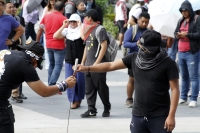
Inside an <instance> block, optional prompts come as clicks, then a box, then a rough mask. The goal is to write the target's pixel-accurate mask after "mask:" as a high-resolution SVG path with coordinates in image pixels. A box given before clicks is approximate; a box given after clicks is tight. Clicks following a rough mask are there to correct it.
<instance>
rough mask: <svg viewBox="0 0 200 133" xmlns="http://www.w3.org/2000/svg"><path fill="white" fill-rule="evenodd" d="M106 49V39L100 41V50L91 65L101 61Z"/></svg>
mask: <svg viewBox="0 0 200 133" xmlns="http://www.w3.org/2000/svg"><path fill="white" fill-rule="evenodd" d="M106 49H107V41H106V40H104V41H103V42H101V50H100V52H99V55H98V57H97V59H96V61H95V63H94V64H93V65H96V64H99V63H100V62H101V60H102V59H103V57H104V55H105V53H106Z"/></svg>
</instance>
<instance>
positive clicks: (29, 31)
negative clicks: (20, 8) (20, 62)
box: [25, 22, 36, 40]
mask: <svg viewBox="0 0 200 133" xmlns="http://www.w3.org/2000/svg"><path fill="white" fill-rule="evenodd" d="M34 26H35V24H33V23H31V22H29V23H27V24H26V27H25V28H26V29H25V35H26V40H27V39H28V38H29V37H31V38H32V40H36V33H35V28H34Z"/></svg>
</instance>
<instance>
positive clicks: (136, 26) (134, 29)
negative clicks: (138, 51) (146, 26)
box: [132, 24, 138, 41]
mask: <svg viewBox="0 0 200 133" xmlns="http://www.w3.org/2000/svg"><path fill="white" fill-rule="evenodd" d="M132 28H133V29H132V41H133V40H134V38H135V35H136V34H137V30H138V25H137V24H136V25H133V26H132Z"/></svg>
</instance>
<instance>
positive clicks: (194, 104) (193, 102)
mask: <svg viewBox="0 0 200 133" xmlns="http://www.w3.org/2000/svg"><path fill="white" fill-rule="evenodd" d="M188 106H189V107H190V108H195V107H196V106H197V101H190V104H189V105H188Z"/></svg>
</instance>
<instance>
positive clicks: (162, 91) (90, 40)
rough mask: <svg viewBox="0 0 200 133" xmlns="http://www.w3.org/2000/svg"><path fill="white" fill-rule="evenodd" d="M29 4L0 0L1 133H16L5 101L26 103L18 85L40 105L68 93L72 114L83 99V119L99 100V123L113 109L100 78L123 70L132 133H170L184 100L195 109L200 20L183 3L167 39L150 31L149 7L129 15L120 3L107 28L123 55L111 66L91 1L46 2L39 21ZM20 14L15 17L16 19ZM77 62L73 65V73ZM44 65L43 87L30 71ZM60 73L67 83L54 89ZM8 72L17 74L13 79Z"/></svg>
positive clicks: (140, 4)
mask: <svg viewBox="0 0 200 133" xmlns="http://www.w3.org/2000/svg"><path fill="white" fill-rule="evenodd" d="M30 1H31V0H22V1H21V4H19V3H16V2H13V1H11V2H5V0H0V23H1V24H0V29H1V30H0V38H1V39H0V50H2V51H1V52H0V54H1V56H0V62H1V61H3V66H2V68H1V69H2V71H0V116H1V115H2V114H6V117H5V118H6V119H5V120H4V121H0V132H1V133H13V132H14V125H13V123H14V121H15V120H14V114H13V111H12V106H11V105H10V103H9V101H8V99H9V97H10V96H11V95H12V100H14V101H16V102H17V103H22V102H23V99H27V97H26V96H24V94H23V93H22V83H23V82H27V84H28V85H29V87H30V88H31V89H33V90H34V91H35V92H36V93H38V94H39V95H41V96H43V97H47V96H52V95H55V94H62V93H63V92H64V91H66V92H67V93H66V95H67V97H68V100H69V102H71V103H72V105H71V109H78V108H79V107H80V106H81V102H82V100H83V99H84V97H85V96H86V100H87V106H88V110H87V111H86V112H84V113H83V114H81V117H82V118H89V117H94V116H96V115H97V108H96V99H97V93H98V94H99V97H100V99H101V101H102V103H103V106H104V111H103V113H102V117H109V116H110V110H111V103H110V100H109V87H108V85H107V83H106V75H107V72H108V71H114V70H117V69H123V68H128V71H127V74H128V76H129V80H128V83H127V87H126V88H127V99H126V107H127V108H133V111H132V120H131V123H130V129H131V133H144V132H151V133H155V132H163V133H165V132H166V133H167V132H172V130H173V129H174V127H175V113H176V108H177V106H178V103H179V104H183V103H186V102H187V100H188V95H190V102H189V105H188V106H189V107H191V108H193V107H196V106H197V99H198V94H199V91H200V90H199V88H200V53H199V50H200V40H199V37H200V17H199V16H198V15H200V14H199V11H193V9H192V6H191V3H190V2H189V1H184V2H183V3H182V4H180V9H177V10H179V11H180V13H181V14H182V18H180V21H179V22H178V24H177V28H176V29H174V38H172V37H168V36H165V35H161V34H160V33H159V32H157V31H154V30H153V26H152V24H150V19H151V18H150V16H151V15H150V14H149V13H148V10H149V9H148V8H149V2H150V1H149V0H137V3H136V4H135V5H134V6H133V7H131V8H130V7H128V6H127V2H128V0H118V1H117V3H116V5H115V13H116V15H115V20H114V24H113V26H118V28H119V47H118V49H119V50H123V53H124V54H123V55H124V57H123V58H122V59H121V60H117V61H114V62H108V61H107V59H106V57H105V53H106V50H107V47H108V45H109V43H110V42H109V37H108V36H107V31H106V29H105V28H102V29H101V30H100V32H99V33H98V34H99V35H98V36H99V38H97V35H96V34H97V33H96V31H97V28H98V27H99V26H101V25H103V11H102V9H101V7H100V6H98V5H97V4H96V3H95V0H68V1H67V0H48V1H47V3H46V5H45V6H44V3H43V6H44V9H43V11H42V14H41V13H40V11H39V10H38V9H39V6H41V5H38V7H37V8H36V9H34V10H31V11H30V10H28V9H29V8H28V6H29V2H30ZM43 2H44V1H43ZM18 9H21V12H20V13H19V14H17V11H18ZM38 16H41V18H39V17H38ZM38 21H39V29H38V31H37V32H36V31H35V24H36V22H38ZM99 44H100V45H99ZM176 55H177V56H178V67H177V64H176V62H175V61H176ZM14 58H15V59H16V60H15V61H13V59H14ZM44 59H45V60H44ZM76 59H78V64H79V65H78V69H77V73H74V69H73V66H74V65H75V60H76ZM43 61H44V62H45V66H44V68H45V69H46V70H47V71H48V86H46V85H44V83H43V82H42V81H40V79H39V77H38V75H37V72H36V70H35V68H36V67H38V68H39V69H43V65H42V62H43ZM63 62H64V64H63ZM63 67H64V68H65V79H66V80H64V81H61V82H58V79H59V77H60V73H61V70H62V68H63ZM14 68H15V69H16V70H18V71H16V72H14V73H11V70H12V69H14ZM179 71H180V78H181V81H182V82H181V89H180V92H181V93H180V92H179V82H178V81H179ZM16 77H17V79H15V78H16ZM169 90H171V92H172V93H171V98H170V94H169ZM189 90H191V94H188V93H189ZM179 93H180V94H179ZM133 94H134V95H135V96H134V97H133ZM141 95H144V97H141ZM179 95H180V99H179ZM0 120H1V117H0ZM144 123H146V124H144ZM158 123H159V124H158ZM163 127H164V128H163Z"/></svg>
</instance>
